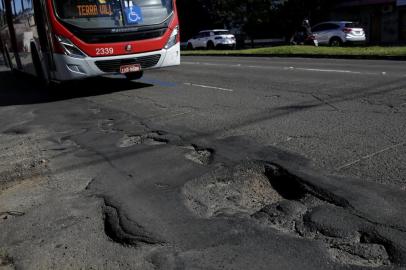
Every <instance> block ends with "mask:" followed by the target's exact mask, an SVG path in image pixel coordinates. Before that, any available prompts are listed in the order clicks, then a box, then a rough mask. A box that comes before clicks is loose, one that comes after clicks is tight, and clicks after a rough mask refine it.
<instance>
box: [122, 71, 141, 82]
mask: <svg viewBox="0 0 406 270" xmlns="http://www.w3.org/2000/svg"><path fill="white" fill-rule="evenodd" d="M142 75H144V72H143V71H139V72H134V73H128V74H126V75H125V76H126V77H127V80H130V81H133V80H138V79H141V77H142Z"/></svg>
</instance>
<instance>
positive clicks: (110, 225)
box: [103, 205, 162, 246]
mask: <svg viewBox="0 0 406 270" xmlns="http://www.w3.org/2000/svg"><path fill="white" fill-rule="evenodd" d="M103 212H104V232H105V234H106V235H107V236H108V237H109V238H110V239H111V240H112V241H114V242H116V243H119V244H122V245H125V246H138V245H139V244H159V243H162V242H161V241H159V240H157V239H156V238H155V237H154V236H152V235H151V234H150V233H148V232H147V231H146V230H145V229H144V228H143V227H141V226H140V225H138V224H136V223H135V222H133V221H130V220H128V219H127V218H126V217H125V216H124V217H122V216H120V214H119V212H118V210H117V209H116V208H115V207H113V206H111V205H105V206H104V209H103ZM124 224H130V225H129V226H127V227H128V228H125V227H124V226H125V225H124Z"/></svg>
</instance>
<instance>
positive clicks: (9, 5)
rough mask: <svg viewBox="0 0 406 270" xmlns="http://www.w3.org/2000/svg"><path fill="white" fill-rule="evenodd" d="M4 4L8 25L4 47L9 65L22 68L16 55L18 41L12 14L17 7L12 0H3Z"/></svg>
mask: <svg viewBox="0 0 406 270" xmlns="http://www.w3.org/2000/svg"><path fill="white" fill-rule="evenodd" d="M4 2H5V3H4V4H5V6H6V20H7V25H8V32H9V36H8V40H5V43H6V44H5V45H6V48H7V49H8V50H9V56H10V61H11V65H12V66H13V67H14V68H15V67H17V68H18V69H22V65H21V60H20V57H19V55H18V42H17V36H16V32H15V28H14V17H15V16H14V14H16V13H15V11H16V10H17V8H16V7H15V5H14V4H15V2H14V0H4Z"/></svg>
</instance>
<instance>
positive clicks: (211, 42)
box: [206, 41, 214, 50]
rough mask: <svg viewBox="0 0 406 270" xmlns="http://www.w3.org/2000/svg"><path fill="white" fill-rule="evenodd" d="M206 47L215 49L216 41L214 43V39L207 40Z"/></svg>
mask: <svg viewBox="0 0 406 270" xmlns="http://www.w3.org/2000/svg"><path fill="white" fill-rule="evenodd" d="M206 48H207V49H208V50H213V49H214V43H213V41H209V42H207V46H206Z"/></svg>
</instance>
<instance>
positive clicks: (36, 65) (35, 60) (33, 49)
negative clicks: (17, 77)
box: [31, 43, 49, 87]
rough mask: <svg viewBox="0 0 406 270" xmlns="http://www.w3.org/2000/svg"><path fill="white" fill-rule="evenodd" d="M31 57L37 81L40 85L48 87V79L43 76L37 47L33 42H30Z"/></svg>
mask: <svg viewBox="0 0 406 270" xmlns="http://www.w3.org/2000/svg"><path fill="white" fill-rule="evenodd" d="M31 57H32V63H33V64H34V69H35V73H36V74H37V79H38V82H39V83H40V85H41V86H45V87H48V86H49V80H48V78H47V77H46V76H45V72H44V69H43V68H42V65H41V60H40V58H39V54H38V51H37V48H36V46H35V45H34V44H33V43H31Z"/></svg>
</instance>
